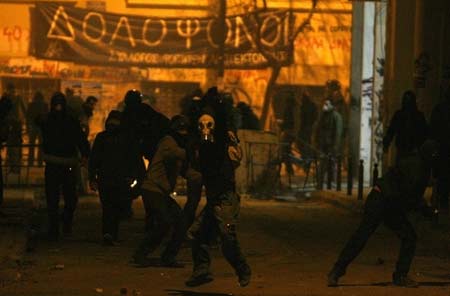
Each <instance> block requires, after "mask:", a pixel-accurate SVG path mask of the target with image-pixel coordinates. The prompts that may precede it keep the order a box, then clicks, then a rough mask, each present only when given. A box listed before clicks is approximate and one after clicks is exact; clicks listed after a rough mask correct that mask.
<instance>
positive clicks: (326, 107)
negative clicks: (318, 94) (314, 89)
mask: <svg viewBox="0 0 450 296" xmlns="http://www.w3.org/2000/svg"><path fill="white" fill-rule="evenodd" d="M322 110H323V111H324V112H329V111H331V110H333V105H332V104H331V102H330V101H328V100H326V101H325V104H323V108H322Z"/></svg>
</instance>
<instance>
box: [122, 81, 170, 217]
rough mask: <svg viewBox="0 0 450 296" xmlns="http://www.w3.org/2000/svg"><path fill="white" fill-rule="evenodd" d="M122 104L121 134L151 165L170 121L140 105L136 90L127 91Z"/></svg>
mask: <svg viewBox="0 0 450 296" xmlns="http://www.w3.org/2000/svg"><path fill="white" fill-rule="evenodd" d="M124 102H125V108H124V110H123V113H122V123H121V129H122V132H124V133H126V134H128V138H129V139H130V141H132V142H133V143H138V145H139V147H140V148H139V155H140V157H144V158H146V159H147V160H148V162H149V163H151V161H152V158H153V155H154V154H155V152H156V148H157V146H158V143H159V141H160V140H161V139H162V138H163V137H164V136H165V135H167V133H168V132H169V130H170V128H169V126H170V120H169V119H168V118H167V117H166V116H164V115H163V114H161V113H159V112H157V111H156V110H154V109H153V108H152V107H151V106H149V105H147V104H144V103H142V94H141V92H140V91H138V90H135V89H132V90H129V91H128V92H127V93H126V94H125V98H124ZM144 172H145V171H144ZM143 178H144V174H142V175H140V176H139V178H138V183H139V184H141V181H142V180H143ZM132 200H133V199H130V202H129V207H128V208H127V209H126V211H125V212H124V214H125V216H127V217H131V216H132V215H133V210H132ZM148 210H149V209H148V208H146V215H147V216H150V212H148Z"/></svg>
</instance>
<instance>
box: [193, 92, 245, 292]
mask: <svg viewBox="0 0 450 296" xmlns="http://www.w3.org/2000/svg"><path fill="white" fill-rule="evenodd" d="M230 118H232V116H231V115H230V114H229V113H228V109H227V105H226V103H225V104H224V103H223V102H222V100H221V99H220V96H218V95H217V94H215V92H214V89H211V90H210V97H206V98H205V105H204V108H203V112H202V115H201V116H200V117H199V119H198V128H199V133H200V138H201V140H200V147H199V150H198V154H199V168H200V173H201V174H202V181H203V184H204V186H205V189H206V190H205V192H206V199H207V203H206V206H205V208H204V209H203V211H202V214H201V215H200V217H199V219H198V220H197V221H196V223H195V224H194V225H195V229H194V230H192V229H191V231H190V232H191V234H192V237H193V242H192V261H193V270H192V275H191V277H190V278H189V279H188V280H187V281H186V282H185V284H186V285H187V286H190V287H194V286H199V285H202V284H205V283H208V282H211V281H212V280H213V277H212V274H211V272H210V265H211V256H210V253H209V245H210V244H211V242H212V241H213V240H215V239H216V238H217V237H220V241H221V249H222V253H223V254H224V257H225V259H226V260H227V262H228V263H229V264H230V265H231V266H232V268H233V269H234V271H235V273H236V275H237V278H238V282H239V285H240V286H241V287H245V286H247V285H248V284H249V283H250V278H251V269H250V266H249V265H248V264H247V261H246V259H245V256H244V254H243V252H242V250H241V248H240V245H239V240H238V237H237V228H238V226H237V222H238V221H237V220H238V216H239V208H240V197H239V195H238V194H237V193H236V184H235V168H236V164H235V162H234V161H233V160H232V158H231V155H230V154H229V151H230V150H229V147H230V146H232V145H235V144H236V143H237V142H236V141H237V138H236V137H235V135H234V134H233V126H232V122H231V121H230ZM230 123H231V124H230ZM193 228H194V227H193Z"/></svg>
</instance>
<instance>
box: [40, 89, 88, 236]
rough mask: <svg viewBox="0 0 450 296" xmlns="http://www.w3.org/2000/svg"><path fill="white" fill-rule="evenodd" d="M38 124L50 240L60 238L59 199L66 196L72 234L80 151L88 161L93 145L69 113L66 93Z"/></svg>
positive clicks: (65, 222) (57, 95) (57, 96)
mask: <svg viewBox="0 0 450 296" xmlns="http://www.w3.org/2000/svg"><path fill="white" fill-rule="evenodd" d="M36 124H37V125H38V126H39V127H40V128H41V131H42V139H43V151H44V161H45V163H46V166H45V192H46V197H47V210H48V218H49V229H48V232H49V239H50V240H58V238H59V221H60V217H59V215H58V211H59V209H58V208H59V199H60V194H61V187H62V195H63V197H64V212H63V215H62V220H63V232H64V233H65V234H70V233H71V232H72V220H73V214H74V212H75V208H76V205H77V200H78V198H77V191H76V175H75V170H74V167H75V166H77V165H78V162H79V161H78V151H79V152H80V153H81V156H82V163H86V162H87V158H88V156H89V150H90V149H89V143H88V141H87V139H86V136H85V134H84V133H83V131H82V130H81V127H80V123H79V122H78V120H76V119H75V118H72V117H71V116H69V115H68V114H67V112H66V98H65V96H64V94H62V93H60V92H56V93H55V94H54V95H53V96H52V98H51V106H50V112H49V113H48V115H47V116H46V117H40V118H38V119H37V120H36Z"/></svg>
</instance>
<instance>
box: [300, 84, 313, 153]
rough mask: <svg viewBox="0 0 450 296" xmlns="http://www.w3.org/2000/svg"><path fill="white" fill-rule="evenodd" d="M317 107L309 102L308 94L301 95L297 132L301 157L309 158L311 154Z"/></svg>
mask: <svg viewBox="0 0 450 296" xmlns="http://www.w3.org/2000/svg"><path fill="white" fill-rule="evenodd" d="M317 116H318V113H317V106H316V104H314V103H313V102H312V100H311V97H310V96H309V94H308V93H307V92H306V91H305V92H303V94H302V103H301V106H300V129H299V131H298V136H297V139H298V148H299V149H300V152H301V153H302V155H303V157H305V158H307V157H310V156H311V154H312V151H311V143H312V134H313V129H314V124H315V122H316V120H317Z"/></svg>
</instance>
